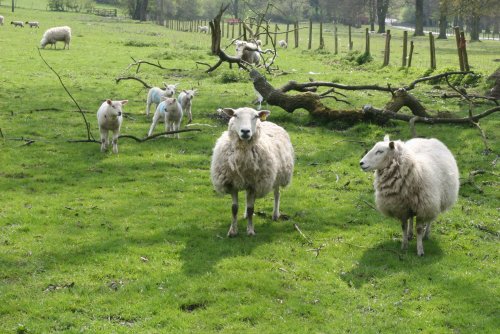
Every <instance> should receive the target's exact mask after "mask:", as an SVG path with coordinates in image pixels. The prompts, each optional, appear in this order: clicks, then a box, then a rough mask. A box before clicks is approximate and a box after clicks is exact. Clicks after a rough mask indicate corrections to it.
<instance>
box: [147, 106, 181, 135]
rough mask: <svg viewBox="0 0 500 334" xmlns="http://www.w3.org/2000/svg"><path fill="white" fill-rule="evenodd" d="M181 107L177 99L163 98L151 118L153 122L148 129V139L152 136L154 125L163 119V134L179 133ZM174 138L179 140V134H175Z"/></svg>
mask: <svg viewBox="0 0 500 334" xmlns="http://www.w3.org/2000/svg"><path fill="white" fill-rule="evenodd" d="M182 115H183V112H182V106H181V104H180V103H179V101H178V99H176V98H175V97H163V101H162V102H161V103H160V104H159V105H158V107H157V108H156V111H155V114H154V116H153V122H152V123H151V127H150V128H149V132H148V137H149V136H151V135H152V134H153V130H154V129H155V127H156V124H158V122H159V121H160V120H161V119H163V121H164V122H165V132H167V131H179V129H180V127H181V122H182ZM175 137H176V138H177V139H179V134H178V133H176V134H175Z"/></svg>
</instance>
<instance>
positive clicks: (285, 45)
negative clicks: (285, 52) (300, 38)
mask: <svg viewBox="0 0 500 334" xmlns="http://www.w3.org/2000/svg"><path fill="white" fill-rule="evenodd" d="M278 45H279V46H281V47H282V48H283V49H286V48H288V43H287V42H286V41H285V40H283V39H282V40H279V41H278Z"/></svg>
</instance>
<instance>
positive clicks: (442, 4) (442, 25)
mask: <svg viewBox="0 0 500 334" xmlns="http://www.w3.org/2000/svg"><path fill="white" fill-rule="evenodd" d="M447 27H448V2H447V1H446V0H441V1H439V36H438V39H447V38H448V37H446V28H447Z"/></svg>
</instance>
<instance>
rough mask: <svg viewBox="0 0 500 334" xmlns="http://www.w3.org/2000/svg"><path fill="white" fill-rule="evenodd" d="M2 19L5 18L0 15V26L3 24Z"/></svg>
mask: <svg viewBox="0 0 500 334" xmlns="http://www.w3.org/2000/svg"><path fill="white" fill-rule="evenodd" d="M4 20H5V18H4V17H3V16H2V15H0V26H3V21H4Z"/></svg>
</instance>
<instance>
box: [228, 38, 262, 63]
mask: <svg viewBox="0 0 500 334" xmlns="http://www.w3.org/2000/svg"><path fill="white" fill-rule="evenodd" d="M234 44H235V46H236V57H239V58H241V59H242V60H244V61H245V62H247V63H249V64H255V65H258V64H259V62H260V52H259V51H260V46H259V45H260V44H259V41H257V43H252V42H247V41H240V40H236V41H234Z"/></svg>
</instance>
